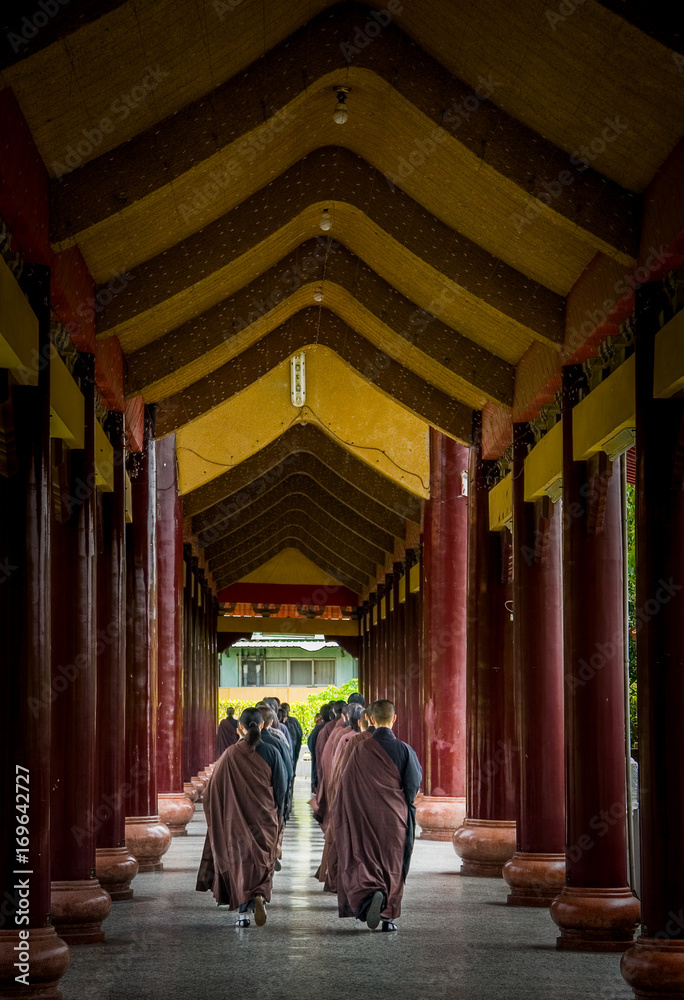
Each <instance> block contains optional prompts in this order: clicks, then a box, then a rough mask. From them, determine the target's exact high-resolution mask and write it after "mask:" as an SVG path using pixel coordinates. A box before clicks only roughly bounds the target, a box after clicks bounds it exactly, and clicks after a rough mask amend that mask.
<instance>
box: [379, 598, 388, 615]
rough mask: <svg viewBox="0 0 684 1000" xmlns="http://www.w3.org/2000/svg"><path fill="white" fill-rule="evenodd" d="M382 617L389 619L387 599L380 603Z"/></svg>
mask: <svg viewBox="0 0 684 1000" xmlns="http://www.w3.org/2000/svg"><path fill="white" fill-rule="evenodd" d="M380 617H381V618H383V619H385V618H387V598H386V597H383V598H382V600H381V601H380Z"/></svg>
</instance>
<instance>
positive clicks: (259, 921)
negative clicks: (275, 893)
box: [254, 896, 266, 927]
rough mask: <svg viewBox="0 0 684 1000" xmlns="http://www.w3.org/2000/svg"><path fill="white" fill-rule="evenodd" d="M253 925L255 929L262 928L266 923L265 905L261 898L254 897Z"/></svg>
mask: <svg viewBox="0 0 684 1000" xmlns="http://www.w3.org/2000/svg"><path fill="white" fill-rule="evenodd" d="M254 923H255V924H256V925H257V927H263V926H264V924H265V923H266V905H265V903H264V897H263V896H255V897H254Z"/></svg>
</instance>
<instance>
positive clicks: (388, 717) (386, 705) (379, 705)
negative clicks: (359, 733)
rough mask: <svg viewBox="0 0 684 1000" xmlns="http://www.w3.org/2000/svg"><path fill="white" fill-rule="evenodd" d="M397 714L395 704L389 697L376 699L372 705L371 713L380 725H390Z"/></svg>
mask: <svg viewBox="0 0 684 1000" xmlns="http://www.w3.org/2000/svg"><path fill="white" fill-rule="evenodd" d="M395 714H396V713H395V711H394V705H393V704H392V702H391V701H388V700H387V698H381V699H380V701H374V702H373V704H372V705H371V715H372V716H373V718H374V719H375V721H376V722H377V723H378V725H380V726H389V724H390V722H391V721H392V719H393V718H394V716H395Z"/></svg>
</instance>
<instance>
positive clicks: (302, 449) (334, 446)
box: [183, 424, 420, 536]
mask: <svg viewBox="0 0 684 1000" xmlns="http://www.w3.org/2000/svg"><path fill="white" fill-rule="evenodd" d="M314 467H315V468H316V469H317V471H320V472H321V473H325V474H328V475H331V476H332V477H334V479H336V480H337V481H338V488H339V489H343V490H344V492H345V493H346V491H347V490H349V491H350V492H351V493H352V494H354V495H356V494H361V495H365V497H366V498H368V499H369V501H371V502H372V503H373V505H375V504H380V505H381V506H382V507H385V508H387V510H389V511H392V512H393V513H394V514H396V515H398V516H399V517H400V518H404V519H406V520H409V521H413V522H414V523H415V524H420V502H419V500H418V499H417V498H416V497H414V496H413V495H412V494H411V493H410V492H409V491H408V490H406V489H403V488H402V487H400V486H398V485H396V484H395V483H393V482H392V481H391V480H390V479H388V478H386V477H385V476H383V475H381V474H379V473H377V472H376V471H375V470H374V469H372V468H371V467H370V466H369V465H367V464H366V463H365V462H361V461H360V460H359V459H358V458H356V457H355V456H354V455H352V454H351V453H350V452H349V451H347V450H346V448H344V447H342V446H341V445H339V444H338V443H337V442H336V441H334V440H333V439H332V438H330V437H329V436H328V435H327V434H325V433H324V432H323V431H322V430H320V428H318V427H316V426H315V425H313V424H295V425H294V426H293V427H291V428H290V429H289V430H288V431H286V432H285V433H284V434H282V435H281V436H280V437H279V438H278V439H277V440H275V441H273V442H271V443H270V444H268V445H266V446H265V447H264V448H262V449H261V450H260V451H258V452H256V453H255V454H254V455H252V456H251V457H250V458H247V459H245V460H244V461H243V462H241V463H240V464H239V465H237V466H235V468H233V469H230V470H229V471H228V472H224V473H223V474H222V475H220V476H218V477H217V478H216V479H214V480H212V481H211V482H209V483H207V485H206V486H203V487H199V488H198V489H196V490H193V491H192V492H190V493H186V495H185V497H184V498H183V513H184V515H185V516H186V517H188V516H191V517H192V528H193V532H194V533H195V534H197V535H200V536H201V534H202V532H204V531H207V530H208V529H213V528H214V527H215V526H216V525H217V524H219V523H220V522H221V521H223V520H224V519H225V518H226V517H227V516H229V515H230V514H231V513H233V512H234V511H236V510H239V509H241V508H242V507H245V506H247V505H248V504H249V503H251V502H252V500H253V499H255V498H256V497H258V496H259V495H260V494H261V493H262V492H264V490H266V489H268V487H269V484H273V485H275V483H276V482H277V481H278V480H279V479H281V478H282V477H283V476H284V475H286V473H287V472H288V471H289V470H292V471H306V470H307V469H310V468H314ZM319 467H322V468H319Z"/></svg>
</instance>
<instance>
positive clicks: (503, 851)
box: [453, 819, 515, 878]
mask: <svg viewBox="0 0 684 1000" xmlns="http://www.w3.org/2000/svg"><path fill="white" fill-rule="evenodd" d="M453 845H454V850H455V851H456V853H457V854H458V856H459V857H460V858H461V859H462V861H463V864H462V865H461V872H460V873H461V875H476V876H479V877H480V878H501V873H502V869H503V866H504V865H505V864H506V862H507V861H510V859H511V858H512V857H513V855H514V853H515V820H514V819H466V820H464V822H463V826H461V827H459V828H458V830H456V832H455V833H454V836H453Z"/></svg>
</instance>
